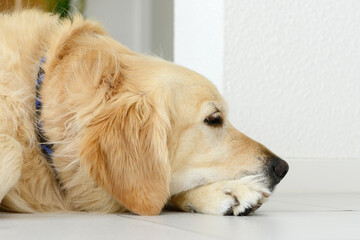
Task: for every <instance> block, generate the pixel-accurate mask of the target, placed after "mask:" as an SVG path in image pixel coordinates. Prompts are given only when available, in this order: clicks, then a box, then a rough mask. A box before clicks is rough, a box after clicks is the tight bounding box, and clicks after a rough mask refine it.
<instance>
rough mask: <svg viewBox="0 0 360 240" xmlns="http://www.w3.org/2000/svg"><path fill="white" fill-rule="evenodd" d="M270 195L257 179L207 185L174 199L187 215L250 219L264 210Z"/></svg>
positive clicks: (174, 202) (247, 178)
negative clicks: (263, 204)
mask: <svg viewBox="0 0 360 240" xmlns="http://www.w3.org/2000/svg"><path fill="white" fill-rule="evenodd" d="M269 194H270V191H269V190H268V189H267V188H266V187H265V185H264V184H263V183H262V182H261V181H260V180H259V179H257V178H256V177H245V178H243V179H239V180H232V181H222V182H216V183H212V184H208V185H204V186H201V187H198V188H195V189H192V190H189V191H187V192H184V193H180V194H178V195H175V196H173V197H172V198H171V202H172V204H174V205H175V206H177V207H178V208H180V209H182V210H184V211H186V212H199V213H205V214H214V215H236V216H239V215H247V214H249V213H250V212H251V211H255V210H256V209H257V208H259V207H260V206H261V204H262V203H263V202H264V200H265V199H266V198H267V197H268V196H269Z"/></svg>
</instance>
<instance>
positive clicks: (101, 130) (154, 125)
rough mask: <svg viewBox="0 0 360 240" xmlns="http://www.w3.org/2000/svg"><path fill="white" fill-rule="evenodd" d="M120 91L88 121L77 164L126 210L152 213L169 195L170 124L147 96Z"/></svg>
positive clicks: (158, 210) (158, 211)
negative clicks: (168, 138)
mask: <svg viewBox="0 0 360 240" xmlns="http://www.w3.org/2000/svg"><path fill="white" fill-rule="evenodd" d="M121 95H122V96H121V97H119V98H117V99H116V101H110V102H108V103H107V106H106V107H105V109H103V110H102V111H101V112H100V113H99V114H98V115H97V116H96V117H94V119H93V120H92V122H91V123H90V124H89V125H88V126H87V127H86V129H85V131H84V136H83V139H82V142H81V146H80V155H81V164H82V166H83V167H85V169H87V170H88V172H89V174H90V176H91V177H92V178H93V179H94V180H95V181H96V182H97V183H98V184H99V185H100V186H102V187H103V188H104V189H105V190H106V191H107V192H109V193H110V194H111V195H112V196H113V197H114V198H115V199H116V200H117V201H119V202H120V203H121V204H122V205H124V206H125V207H126V208H127V209H128V210H130V211H132V212H134V213H137V214H140V215H156V214H159V213H160V211H161V210H162V208H163V206H164V205H165V204H166V202H167V199H168V197H169V181H170V165H169V162H168V151H167V146H166V141H167V129H168V126H169V124H168V122H167V120H166V119H165V118H166V117H164V116H166V115H165V114H161V113H160V112H159V109H155V106H154V104H153V103H151V100H150V99H149V98H150V97H147V96H136V95H132V94H130V93H123V94H121Z"/></svg>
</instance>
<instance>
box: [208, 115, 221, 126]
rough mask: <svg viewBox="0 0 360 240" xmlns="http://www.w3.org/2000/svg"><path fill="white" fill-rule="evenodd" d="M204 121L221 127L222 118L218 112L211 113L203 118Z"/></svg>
mask: <svg viewBox="0 0 360 240" xmlns="http://www.w3.org/2000/svg"><path fill="white" fill-rule="evenodd" d="M204 123H205V124H206V125H209V126H212V127H221V126H222V124H223V120H222V118H221V116H220V115H219V114H213V115H211V116H208V117H207V118H205V120H204Z"/></svg>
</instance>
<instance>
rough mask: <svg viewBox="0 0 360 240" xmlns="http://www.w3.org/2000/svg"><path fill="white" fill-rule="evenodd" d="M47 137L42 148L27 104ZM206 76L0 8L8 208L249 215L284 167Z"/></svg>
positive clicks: (65, 25) (2, 154) (79, 27)
mask: <svg viewBox="0 0 360 240" xmlns="http://www.w3.org/2000/svg"><path fill="white" fill-rule="evenodd" d="M42 57H45V59H46V62H45V64H44V66H43V69H44V71H45V78H44V81H43V84H42V86H41V90H40V91H39V94H40V96H41V101H42V105H43V106H42V109H41V113H40V120H39V121H41V123H42V130H43V132H44V133H45V136H46V138H47V139H48V141H49V142H51V143H52V144H53V145H54V152H53V153H52V156H51V158H52V159H51V161H53V166H54V169H55V170H56V172H57V173H54V171H53V169H52V168H51V165H50V164H49V162H48V161H47V160H46V158H45V157H44V155H43V154H42V152H41V149H40V143H39V138H38V135H37V129H36V125H37V121H38V119H37V115H36V111H35V96H36V81H37V75H38V71H39V64H40V60H41V59H42ZM226 113H227V109H226V104H225V102H224V101H223V99H222V98H221V96H220V95H219V93H218V92H217V90H216V89H215V87H214V86H213V85H212V84H211V83H210V82H208V80H206V79H204V78H203V77H202V76H200V75H198V74H196V73H194V72H192V71H190V70H188V69H185V68H182V67H180V66H176V65H174V64H172V63H168V62H166V61H164V60H162V59H159V58H155V57H148V56H144V55H140V54H137V53H134V52H132V51H130V50H129V49H127V48H126V47H124V46H122V45H121V44H119V43H117V42H116V41H114V40H112V39H111V38H110V37H108V36H107V35H106V34H105V32H104V31H103V29H102V28H101V27H100V26H98V25H97V24H96V23H93V22H89V21H85V20H83V19H82V18H81V17H75V19H74V21H73V22H71V21H70V20H61V21H60V20H59V19H58V17H57V16H51V15H49V14H47V13H42V12H38V11H34V10H28V11H22V12H18V13H13V14H6V15H0V202H1V207H2V208H3V209H4V210H7V211H15V212H59V211H96V212H122V211H126V210H130V211H132V212H135V213H138V214H149V215H152V214H158V213H159V212H160V211H161V209H162V208H163V206H164V205H165V204H166V203H167V202H168V200H169V198H170V197H171V200H172V202H173V204H175V205H176V206H177V207H179V208H181V209H183V210H185V211H196V212H202V213H211V214H235V215H239V214H240V215H241V214H247V213H248V212H249V211H250V210H251V209H255V208H257V207H258V206H259V205H260V204H261V203H262V202H263V200H264V199H265V198H266V197H268V195H269V194H270V193H271V191H272V190H273V189H274V187H275V185H276V184H277V183H278V182H279V181H280V180H281V179H282V178H283V177H284V175H285V174H286V172H287V170H288V166H287V164H286V163H285V162H284V161H283V160H281V159H279V158H277V157H276V156H274V155H273V154H272V153H271V152H270V151H269V150H267V149H266V148H265V147H263V146H262V145H260V144H258V143H256V142H255V141H253V140H251V139H249V138H247V137H246V136H244V135H243V134H241V133H240V132H238V131H237V130H236V129H234V128H233V127H232V126H231V124H230V123H229V122H228V120H227V119H226Z"/></svg>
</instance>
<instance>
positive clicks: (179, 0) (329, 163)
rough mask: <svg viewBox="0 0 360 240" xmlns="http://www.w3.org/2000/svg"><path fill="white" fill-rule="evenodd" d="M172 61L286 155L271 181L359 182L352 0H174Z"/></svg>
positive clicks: (326, 186) (336, 188) (322, 186)
mask: <svg viewBox="0 0 360 240" xmlns="http://www.w3.org/2000/svg"><path fill="white" fill-rule="evenodd" d="M222 4H224V5H223V6H222ZM216 6H218V7H217V8H216ZM222 7H223V8H222ZM215 8H216V9H215ZM221 9H222V10H221ZM220 10H221V11H223V13H219V12H218V11H220ZM221 16H223V17H221ZM214 28H215V29H216V30H214ZM215 32H216V33H215ZM220 38H221V39H220ZM214 59H216V60H217V61H216V60H214ZM175 62H177V63H180V64H183V65H185V66H189V67H190V68H193V69H195V70H197V71H199V72H200V73H202V74H203V75H205V76H207V77H209V78H210V80H213V79H216V80H215V83H216V84H217V85H219V83H218V82H217V79H222V87H223V93H224V97H225V99H226V100H227V102H228V103H229V108H230V119H231V121H232V122H233V124H234V125H235V126H236V127H237V128H239V129H240V130H241V131H242V132H244V133H245V134H247V135H249V136H251V137H252V138H254V139H256V140H258V141H260V142H262V143H264V144H265V145H266V146H268V147H269V148H270V149H271V150H273V151H274V152H275V153H277V154H278V155H280V156H281V157H283V158H284V159H286V160H287V161H288V162H289V164H290V171H289V174H288V176H287V177H286V178H285V180H284V181H283V182H282V184H280V185H279V188H278V191H280V192H303V191H308V192H315V191H316V192H348V191H357V192H360V184H359V182H360V173H359V172H360V1H357V0H349V1H338V0H305V1H304V0H292V1H289V0H271V1H270V0H224V1H216V0H213V1H206V0H198V1H189V0H187V1H185V0H176V1H175ZM219 65H220V66H224V68H221V67H217V66H219ZM213 69H215V72H216V74H215V73H214V72H213ZM214 76H216V77H214Z"/></svg>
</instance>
